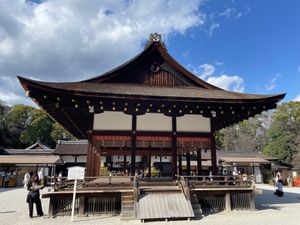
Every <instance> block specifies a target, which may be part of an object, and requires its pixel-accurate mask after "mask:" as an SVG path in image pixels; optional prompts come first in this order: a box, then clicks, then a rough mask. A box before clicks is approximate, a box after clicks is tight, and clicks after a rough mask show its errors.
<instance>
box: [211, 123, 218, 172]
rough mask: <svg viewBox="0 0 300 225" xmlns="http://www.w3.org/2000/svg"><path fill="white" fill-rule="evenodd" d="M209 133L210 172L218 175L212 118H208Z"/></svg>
mask: <svg viewBox="0 0 300 225" xmlns="http://www.w3.org/2000/svg"><path fill="white" fill-rule="evenodd" d="M210 126H211V133H210V150H211V151H210V154H211V166H212V174H213V175H218V166H217V153H216V140H215V124H214V120H213V118H211V119H210Z"/></svg>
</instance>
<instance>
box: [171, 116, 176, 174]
mask: <svg viewBox="0 0 300 225" xmlns="http://www.w3.org/2000/svg"><path fill="white" fill-rule="evenodd" d="M176 132H177V126H176V116H172V177H173V178H176V177H175V176H176V174H177V134H176Z"/></svg>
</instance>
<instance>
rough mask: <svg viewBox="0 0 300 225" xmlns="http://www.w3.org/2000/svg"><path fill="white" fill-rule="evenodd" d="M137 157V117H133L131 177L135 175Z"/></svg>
mask: <svg viewBox="0 0 300 225" xmlns="http://www.w3.org/2000/svg"><path fill="white" fill-rule="evenodd" d="M135 155H136V115H135V114H133V115H132V134H131V167H130V175H131V176H134V175H135Z"/></svg>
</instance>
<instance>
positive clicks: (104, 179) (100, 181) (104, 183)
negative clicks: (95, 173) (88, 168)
mask: <svg viewBox="0 0 300 225" xmlns="http://www.w3.org/2000/svg"><path fill="white" fill-rule="evenodd" d="M133 182H134V176H100V177H85V178H84V179H83V180H77V187H79V188H82V189H89V188H100V187H103V188H113V187H123V188H125V187H132V186H133ZM48 183H50V186H51V187H52V188H53V189H54V191H58V190H62V189H71V188H73V187H74V181H73V180H67V177H48Z"/></svg>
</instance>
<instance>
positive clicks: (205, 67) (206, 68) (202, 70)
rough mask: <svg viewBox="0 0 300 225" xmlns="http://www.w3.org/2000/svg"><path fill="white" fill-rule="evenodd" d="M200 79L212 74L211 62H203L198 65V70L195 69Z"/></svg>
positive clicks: (213, 70)
mask: <svg viewBox="0 0 300 225" xmlns="http://www.w3.org/2000/svg"><path fill="white" fill-rule="evenodd" d="M196 72H197V73H198V74H199V76H200V77H201V78H202V79H207V78H208V77H210V76H212V75H213V73H214V72H215V67H214V66H213V65H211V64H208V63H205V64H202V65H200V66H199V67H198V71H196Z"/></svg>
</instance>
